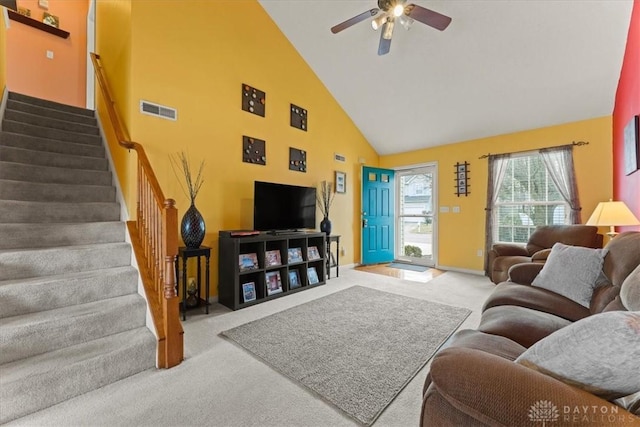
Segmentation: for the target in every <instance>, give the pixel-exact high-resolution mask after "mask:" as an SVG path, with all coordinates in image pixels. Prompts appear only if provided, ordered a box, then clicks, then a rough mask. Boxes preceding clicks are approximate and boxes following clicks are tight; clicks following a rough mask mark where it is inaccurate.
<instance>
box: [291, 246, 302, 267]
mask: <svg viewBox="0 0 640 427" xmlns="http://www.w3.org/2000/svg"><path fill="white" fill-rule="evenodd" d="M288 255H289V257H288V261H287V262H288V263H289V264H293V263H295V262H302V261H303V259H302V248H289V250H288Z"/></svg>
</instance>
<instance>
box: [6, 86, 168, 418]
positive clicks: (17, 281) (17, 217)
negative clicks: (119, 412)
mask: <svg viewBox="0 0 640 427" xmlns="http://www.w3.org/2000/svg"><path fill="white" fill-rule="evenodd" d="M125 232H126V231H125V223H124V222H121V221H120V206H119V204H118V203H117V202H116V189H115V187H114V186H113V185H112V174H111V172H110V171H109V167H108V161H107V159H106V157H105V151H104V146H103V143H102V139H101V137H100V134H99V130H98V127H97V125H96V119H95V118H94V115H93V111H90V110H84V109H81V108H77V107H69V106H65V105H61V104H57V103H52V102H50V101H44V100H40V99H36V98H32V97H27V96H24V95H19V94H16V93H9V98H8V100H7V107H6V111H5V114H4V118H3V120H2V131H1V132H0V424H1V423H5V422H7V421H10V420H12V419H15V418H18V417H22V416H24V415H27V414H29V413H32V412H35V411H38V410H40V409H43V408H46V407H49V406H51V405H54V404H56V403H59V402H62V401H64V400H66V399H69V398H71V397H74V396H77V395H80V394H83V393H86V392H88V391H90V390H94V389H96V388H99V387H102V386H104V385H106V384H109V383H112V382H114V381H118V380H120V379H122V378H125V377H128V376H131V375H133V374H136V373H138V372H140V371H142V370H145V369H149V368H152V367H154V366H155V359H156V340H155V337H154V336H153V334H152V333H151V331H150V330H149V329H148V328H147V327H146V326H145V316H146V304H145V301H144V299H143V298H142V297H141V296H140V295H139V294H138V293H137V282H138V279H137V277H138V272H137V271H136V270H135V268H133V267H132V266H131V247H130V245H129V244H128V243H126V242H125Z"/></svg>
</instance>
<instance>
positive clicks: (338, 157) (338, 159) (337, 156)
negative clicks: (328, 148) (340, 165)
mask: <svg viewBox="0 0 640 427" xmlns="http://www.w3.org/2000/svg"><path fill="white" fill-rule="evenodd" d="M333 159H334V160H335V161H336V162H344V161H346V160H347V158H346V157H345V156H343V155H342V154H338V153H333Z"/></svg>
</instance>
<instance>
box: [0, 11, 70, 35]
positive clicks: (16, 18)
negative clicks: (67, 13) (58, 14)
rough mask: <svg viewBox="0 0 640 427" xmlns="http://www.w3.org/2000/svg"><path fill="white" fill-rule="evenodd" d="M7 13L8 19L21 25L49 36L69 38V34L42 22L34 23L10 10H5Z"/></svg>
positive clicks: (34, 21)
mask: <svg viewBox="0 0 640 427" xmlns="http://www.w3.org/2000/svg"><path fill="white" fill-rule="evenodd" d="M7 12H9V19H11V20H13V21H16V22H20V23H21V24H25V25H28V26H30V27H33V28H37V29H38V30H42V31H44V32H47V33H49V34H53V35H54V36H58V37H61V38H63V39H67V38H69V32H68V31H65V30H61V29H60V28H56V27H52V26H51V25H47V24H45V23H44V22H40V21H36V20H35V19H33V18H29V17H28V16H24V15H20V14H19V13H18V12H15V11H13V10H11V9H9V10H7Z"/></svg>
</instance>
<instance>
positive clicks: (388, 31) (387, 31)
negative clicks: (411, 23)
mask: <svg viewBox="0 0 640 427" xmlns="http://www.w3.org/2000/svg"><path fill="white" fill-rule="evenodd" d="M394 25H395V22H393V19H390V20H388V21H387V25H385V27H384V33H382V38H383V39H385V40H391V37H392V36H393V27H394Z"/></svg>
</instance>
